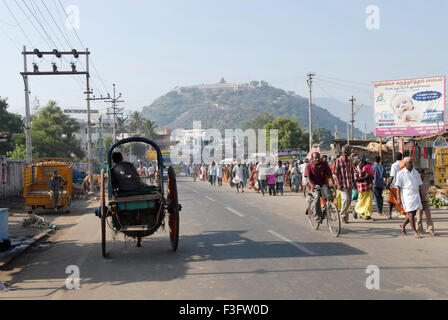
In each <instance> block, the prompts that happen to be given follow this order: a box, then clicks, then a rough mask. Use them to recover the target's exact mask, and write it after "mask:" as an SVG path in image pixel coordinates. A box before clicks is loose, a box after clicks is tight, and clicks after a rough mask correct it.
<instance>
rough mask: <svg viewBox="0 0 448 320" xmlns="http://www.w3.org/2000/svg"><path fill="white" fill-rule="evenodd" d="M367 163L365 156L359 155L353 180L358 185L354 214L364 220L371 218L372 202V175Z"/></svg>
mask: <svg viewBox="0 0 448 320" xmlns="http://www.w3.org/2000/svg"><path fill="white" fill-rule="evenodd" d="M369 166H370V165H369V164H368V163H367V161H366V158H365V156H362V157H361V161H360V162H359V163H358V165H357V166H356V167H355V173H354V177H355V181H356V184H357V186H358V201H357V203H356V207H355V214H356V215H359V217H360V218H362V219H364V220H373V219H372V203H373V175H372V174H371V172H370V170H368V169H371V168H369Z"/></svg>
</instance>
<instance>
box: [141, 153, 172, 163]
mask: <svg viewBox="0 0 448 320" xmlns="http://www.w3.org/2000/svg"><path fill="white" fill-rule="evenodd" d="M160 152H161V153H162V159H163V161H168V160H169V159H170V153H171V151H170V150H160ZM146 158H148V159H149V160H153V161H156V160H157V151H156V150H148V151H146Z"/></svg>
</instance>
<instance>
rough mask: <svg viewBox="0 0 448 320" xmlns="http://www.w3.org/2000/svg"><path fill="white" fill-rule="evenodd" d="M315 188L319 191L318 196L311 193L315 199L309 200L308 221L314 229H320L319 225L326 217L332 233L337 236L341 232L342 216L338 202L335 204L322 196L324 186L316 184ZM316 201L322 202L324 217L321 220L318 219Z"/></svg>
mask: <svg viewBox="0 0 448 320" xmlns="http://www.w3.org/2000/svg"><path fill="white" fill-rule="evenodd" d="M314 190H316V192H317V198H316V197H315V196H314V195H313V194H311V193H310V194H309V195H310V196H311V197H312V198H313V200H312V201H310V202H309V205H308V208H307V209H306V213H305V214H306V216H307V219H308V222H309V223H310V225H311V227H312V228H313V229H314V230H318V229H319V226H320V225H321V224H322V223H323V222H324V219H326V220H327V225H328V229H329V230H330V232H331V234H332V235H334V236H335V237H337V236H339V233H340V232H341V217H340V215H339V212H338V208H337V206H336V204H334V202H333V201H331V200H328V201H327V200H325V199H324V198H323V197H322V188H321V187H320V186H316V187H315V188H314ZM314 201H320V202H321V210H322V218H321V219H320V220H319V221H318V220H317V219H316V213H315V211H316V210H315V205H314ZM322 204H323V206H322Z"/></svg>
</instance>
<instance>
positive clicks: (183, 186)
mask: <svg viewBox="0 0 448 320" xmlns="http://www.w3.org/2000/svg"><path fill="white" fill-rule="evenodd" d="M183 187H184V188H185V189H187V190H190V191H193V192H194V193H199V192H198V191H196V190H194V189H192V188H189V187H187V186H183Z"/></svg>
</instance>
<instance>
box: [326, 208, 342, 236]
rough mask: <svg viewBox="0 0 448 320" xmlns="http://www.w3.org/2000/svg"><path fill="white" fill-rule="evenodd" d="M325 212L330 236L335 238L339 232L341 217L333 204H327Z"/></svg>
mask: <svg viewBox="0 0 448 320" xmlns="http://www.w3.org/2000/svg"><path fill="white" fill-rule="evenodd" d="M326 212H327V213H326V218H327V224H328V229H330V232H331V234H332V235H334V236H335V237H337V236H339V233H340V232H341V216H340V215H339V212H338V208H337V207H336V205H335V204H334V203H333V202H327V208H326Z"/></svg>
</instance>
